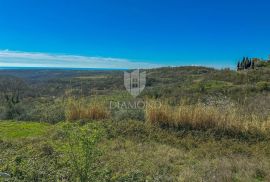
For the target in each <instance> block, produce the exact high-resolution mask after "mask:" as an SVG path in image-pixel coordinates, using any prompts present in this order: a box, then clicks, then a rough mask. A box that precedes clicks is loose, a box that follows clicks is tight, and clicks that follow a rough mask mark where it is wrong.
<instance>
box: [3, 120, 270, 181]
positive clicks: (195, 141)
mask: <svg viewBox="0 0 270 182" xmlns="http://www.w3.org/2000/svg"><path fill="white" fill-rule="evenodd" d="M67 126H69V127H72V131H76V130H80V132H79V133H78V135H79V136H80V137H82V138H83V137H86V136H84V135H83V134H82V132H81V130H83V131H84V130H87V129H90V130H89V131H93V130H95V131H100V132H99V133H100V136H101V137H100V139H99V140H98V142H97V143H96V149H98V151H99V155H98V156H95V158H96V160H95V161H92V162H93V163H92V165H93V167H94V169H95V170H96V173H95V174H91V175H89V176H90V177H89V179H91V180H93V181H146V180H148V181H269V180H270V176H269V173H268V172H269V171H270V153H269V151H270V142H269V138H261V139H260V140H258V139H256V137H252V136H251V137H250V138H240V139H239V138H238V137H232V136H230V135H225V134H222V136H221V135H219V134H217V133H213V132H205V131H199V130H190V131H186V130H177V131H176V130H168V129H162V128H160V127H156V126H153V125H149V124H146V123H143V122H140V121H132V120H127V121H121V122H119V121H118V122H117V121H109V120H103V121H93V122H89V123H88V124H85V125H83V124H77V123H73V124H72V123H66V122H61V123H58V124H56V125H48V124H42V123H29V122H14V121H1V122H0V130H1V131H4V132H1V135H0V141H1V142H0V147H1V150H0V156H1V165H0V171H2V172H7V173H8V174H10V175H11V176H12V180H15V181H16V180H24V181H48V180H49V181H57V180H60V181H73V180H76V179H80V178H79V177H78V176H77V175H76V174H74V168H73V165H72V162H71V161H70V160H71V158H70V157H71V156H70V152H71V150H70V146H72V145H70V141H69V140H68V139H67V138H68V136H67V135H66V133H65V132H64V131H67V130H66V129H65V128H68V127H67ZM89 135H91V133H89ZM87 137H88V136H87ZM84 139H85V138H83V139H82V141H85V140H84ZM77 142H79V143H80V140H78V141H77ZM75 145H76V146H77V145H78V146H79V144H78V143H76V144H75ZM71 148H72V147H71ZM77 148H79V147H76V150H77ZM76 152H77V153H76V155H79V156H80V157H81V158H80V157H79V158H80V159H79V160H78V162H81V163H82V164H81V165H82V166H84V165H85V164H84V162H85V161H84V159H85V158H84V157H85V156H84V155H83V154H84V152H85V151H84V150H83V149H82V150H78V151H76ZM79 153H81V154H82V155H80V154H79ZM97 174H98V175H97Z"/></svg>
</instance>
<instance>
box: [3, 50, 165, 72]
mask: <svg viewBox="0 0 270 182" xmlns="http://www.w3.org/2000/svg"><path fill="white" fill-rule="evenodd" d="M161 66H162V65H159V64H152V63H147V62H135V61H131V60H128V59H119V58H105V57H88V56H78V55H67V54H49V53H37V52H20V51H10V50H0V67H56V68H57V67H58V68H126V69H136V68H155V67H161Z"/></svg>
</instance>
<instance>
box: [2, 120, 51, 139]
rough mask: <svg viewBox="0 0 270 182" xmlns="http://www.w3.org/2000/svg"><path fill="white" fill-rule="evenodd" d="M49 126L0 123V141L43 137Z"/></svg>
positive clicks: (43, 124)
mask: <svg viewBox="0 0 270 182" xmlns="http://www.w3.org/2000/svg"><path fill="white" fill-rule="evenodd" d="M50 128H51V126H50V125H49V124H46V123H37V122H16V121H0V139H2V140H9V139H20V138H30V137H38V136H42V135H44V134H45V133H46V132H47V131H48V130H49V129H50Z"/></svg>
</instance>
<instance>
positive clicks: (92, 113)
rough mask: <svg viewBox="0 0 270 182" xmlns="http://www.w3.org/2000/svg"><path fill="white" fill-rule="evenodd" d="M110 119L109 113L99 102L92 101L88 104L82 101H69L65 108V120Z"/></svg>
mask: <svg viewBox="0 0 270 182" xmlns="http://www.w3.org/2000/svg"><path fill="white" fill-rule="evenodd" d="M109 117H110V112H109V110H108V109H107V107H106V106H105V104H104V103H102V102H101V101H96V100H95V99H93V100H92V101H90V102H89V103H87V102H84V100H81V99H79V100H75V99H69V100H68V103H67V107H66V119H67V120H68V121H76V120H79V119H89V120H103V119H106V118H109Z"/></svg>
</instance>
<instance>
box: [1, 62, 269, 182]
mask: <svg viewBox="0 0 270 182" xmlns="http://www.w3.org/2000/svg"><path fill="white" fill-rule="evenodd" d="M245 60H246V59H245ZM250 64H251V67H252V62H250ZM247 65H249V64H247ZM144 71H146V72H147V82H146V88H145V89H144V91H143V92H142V93H141V94H140V95H139V96H138V97H137V98H136V99H135V98H133V97H132V96H131V95H130V94H129V93H128V92H127V91H126V90H125V87H124V84H123V79H124V78H123V71H116V70H115V71H75V70H73V71H72V70H69V71H68V70H21V71H19V70H16V71H14V70H2V71H0V91H1V96H0V101H1V103H3V104H2V105H1V106H0V119H2V121H0V130H1V131H3V132H1V133H0V149H1V150H0V156H1V157H0V159H1V165H0V172H5V173H7V174H8V175H10V177H11V179H12V180H14V181H16V180H22V181H48V180H49V181H59V180H60V181H76V180H77V181H78V180H79V181H146V180H148V181H269V180H270V176H269V174H268V171H270V161H269V159H270V154H269V152H268V151H269V149H270V145H269V143H270V141H269V139H270V118H269V109H270V104H269V102H270V95H269V91H270V77H269V76H270V69H269V68H268V66H263V67H259V66H258V65H257V64H254V69H243V70H239V71H235V70H229V69H223V70H216V69H212V68H206V67H168V68H159V69H150V70H144ZM138 100H139V101H142V102H144V103H145V107H142V108H139V109H126V108H123V107H122V108H119V107H113V108H110V106H111V102H130V103H132V102H135V101H138ZM155 103H159V104H157V105H156V104H155ZM11 120H13V121H11ZM37 122H38V123H37ZM0 174H1V173H0Z"/></svg>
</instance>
